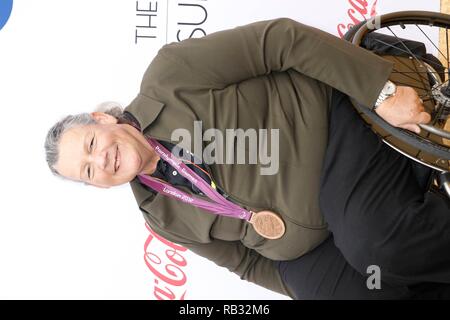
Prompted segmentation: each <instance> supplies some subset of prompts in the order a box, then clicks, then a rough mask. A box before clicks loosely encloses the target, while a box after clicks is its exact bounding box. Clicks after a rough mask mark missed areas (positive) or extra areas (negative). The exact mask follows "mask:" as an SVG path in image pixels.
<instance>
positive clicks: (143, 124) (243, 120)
mask: <svg viewBox="0 0 450 320" xmlns="http://www.w3.org/2000/svg"><path fill="white" fill-rule="evenodd" d="M392 68H393V65H392V63H391V62H389V61H387V60H385V59H383V58H381V57H379V56H377V55H375V54H373V53H371V52H369V51H367V50H364V49H362V48H358V47H355V46H353V45H351V44H349V43H347V42H345V41H343V40H340V39H338V38H336V37H334V36H332V35H330V34H328V33H325V32H323V31H321V30H318V29H316V28H313V27H310V26H306V25H304V24H301V23H299V22H297V21H295V20H292V19H290V18H277V19H271V20H265V21H258V22H254V23H251V24H248V25H244V26H239V27H236V28H234V29H230V30H223V31H219V32H215V33H212V34H209V35H207V36H205V37H203V38H192V39H187V40H183V41H181V42H178V43H169V44H167V45H164V46H163V47H162V48H161V49H160V50H159V51H158V53H157V55H156V57H155V58H154V59H153V61H152V62H151V64H150V66H149V67H148V69H147V70H146V72H145V74H144V76H143V80H142V83H141V87H140V91H139V93H138V94H137V96H136V98H135V99H134V100H133V101H132V102H131V103H130V104H129V105H128V106H127V107H126V108H125V110H124V111H123V112H122V111H120V110H118V111H117V110H116V111H117V112H116V111H113V110H114V108H113V109H112V110H111V111H108V112H93V113H90V114H89V113H86V114H81V115H77V116H68V117H66V118H64V119H62V120H61V121H60V122H58V123H57V124H55V125H54V126H53V127H52V128H51V129H50V130H49V133H48V135H47V140H46V144H45V148H46V155H47V162H48V164H49V167H50V169H51V171H52V172H53V173H54V174H55V175H58V176H60V177H64V178H67V179H70V180H74V181H81V182H84V183H86V184H89V185H93V186H97V187H103V188H107V187H112V186H117V185H121V184H124V183H128V182H129V183H130V185H131V188H132V190H133V193H134V196H135V198H136V201H137V204H138V206H139V208H140V210H141V212H142V213H143V215H144V218H145V219H146V221H147V223H148V224H149V226H150V227H151V228H152V229H153V230H154V231H155V232H156V233H158V234H159V235H161V236H162V237H164V238H166V239H168V240H170V241H173V242H175V243H178V244H181V245H183V246H185V247H187V248H189V249H190V250H192V251H193V252H195V253H197V254H199V255H201V256H204V257H206V258H208V259H210V260H211V261H214V262H215V263H216V264H217V265H219V266H222V267H225V268H227V269H228V270H230V271H232V272H234V273H236V274H237V275H239V276H240V277H241V279H244V280H247V281H251V282H254V283H256V284H258V285H261V286H263V287H265V288H268V289H270V290H273V291H276V292H279V293H282V294H285V295H288V296H290V297H291V298H295V299H300V298H307V299H308V298H311V299H313V298H322V299H326V298H327V299H328V298H329V299H347V298H362V299H377V298H383V299H385V298H392V299H400V298H412V297H415V296H417V292H418V291H417V290H416V289H417V288H418V287H420V290H421V291H420V292H421V293H423V292H428V291H427V290H429V288H430V287H429V286H428V284H429V283H439V284H442V286H443V288H444V289H445V288H446V284H448V283H449V282H450V274H449V270H450V268H449V267H448V266H450V264H449V258H447V257H446V256H447V255H445V254H443V252H445V249H446V248H448V247H449V239H448V237H446V236H445V234H448V232H447V233H446V231H448V230H449V228H448V223H449V222H450V220H449V215H448V213H449V209H450V205H449V202H448V201H447V199H444V198H439V197H438V196H437V195H434V194H429V193H427V192H426V190H425V189H424V188H423V186H422V185H421V184H419V176H420V177H422V178H423V177H428V176H429V173H430V172H429V171H427V170H428V169H426V168H425V167H418V166H416V165H415V164H413V163H412V161H411V160H409V159H407V158H405V157H404V156H402V155H401V154H399V153H397V152H395V151H394V150H391V149H389V148H388V147H386V146H385V145H384V144H383V143H381V141H380V140H379V138H378V137H377V136H376V135H375V134H374V133H373V132H372V131H371V130H370V129H369V128H368V127H367V126H366V125H365V124H364V122H363V121H362V120H361V119H360V118H359V116H358V115H357V114H356V113H355V110H353V107H352V102H351V100H350V99H354V100H356V101H358V102H360V103H361V104H363V105H365V106H368V107H373V106H374V105H375V104H377V107H376V110H375V111H376V112H377V113H378V114H379V115H380V116H381V117H383V118H384V119H385V120H386V121H387V122H389V123H391V124H392V125H394V126H397V127H401V128H404V129H407V130H411V131H415V132H418V131H420V128H419V127H418V124H419V123H427V122H429V121H430V115H429V114H428V113H426V112H425V111H424V107H423V105H422V102H421V101H420V98H419V97H418V95H417V93H416V92H415V91H414V89H412V88H410V87H402V86H397V87H396V88H395V94H394V95H392V94H391V95H386V94H384V93H383V92H384V90H385V88H386V86H387V84H389V82H388V79H389V76H390V74H391V72H392ZM383 95H384V98H383ZM380 99H381V100H380ZM114 112H116V113H114ZM195 121H201V123H202V130H207V129H211V128H213V129H216V130H218V131H220V132H225V131H226V130H227V129H230V128H232V129H235V128H241V129H243V130H247V129H252V128H256V129H262V128H264V129H268V130H276V129H277V130H279V131H278V132H279V141H278V148H279V155H280V157H279V168H278V171H277V172H276V174H271V175H262V174H260V172H261V171H260V170H261V169H262V168H263V166H264V164H262V163H256V164H244V165H242V164H237V163H231V164H230V163H226V164H221V163H212V164H209V163H206V161H204V159H203V155H202V154H201V153H200V154H199V153H198V152H197V150H196V148H195V146H194V144H193V142H192V141H188V139H183V141H181V142H180V141H173V140H172V134H173V133H174V132H176V130H177V129H178V130H179V129H183V130H185V131H187V132H189V133H190V134H191V135H192V136H194V135H195V132H194V131H195ZM147 138H152V139H155V140H156V141H158V142H160V143H161V144H162V145H163V146H164V147H166V148H167V149H169V150H171V151H172V152H175V151H177V152H180V154H182V155H183V157H187V159H190V160H189V161H187V163H188V166H189V167H190V168H191V169H192V170H193V171H194V172H196V173H197V174H198V175H199V176H200V177H201V178H202V179H203V180H205V181H206V182H207V183H208V184H211V185H212V186H213V187H215V188H216V190H217V191H218V192H219V193H220V194H221V195H223V196H224V197H225V198H226V199H227V200H229V201H231V202H233V203H235V204H238V205H239V206H240V207H242V208H244V209H247V210H253V211H255V212H256V211H259V210H264V209H267V210H271V211H273V212H276V213H277V214H278V215H279V216H280V217H281V218H282V220H283V221H284V224H285V233H284V235H282V236H281V237H280V238H278V239H267V238H265V237H263V236H261V235H260V234H258V233H257V232H256V231H255V229H254V228H253V226H252V225H251V224H250V223H248V222H247V221H245V220H243V219H236V218H232V217H228V216H222V215H216V214H211V212H208V211H206V210H203V209H200V208H198V207H196V206H194V205H190V204H187V203H185V202H182V201H178V200H177V199H173V198H171V197H169V196H166V195H164V194H161V193H160V192H156V191H154V190H153V189H152V188H150V187H148V186H147V185H145V184H144V183H142V181H140V180H139V179H138V177H139V176H141V175H148V176H153V177H156V178H159V179H162V180H165V181H167V182H168V183H170V184H171V185H173V186H176V187H177V188H178V189H179V190H182V191H184V192H185V193H186V194H190V195H195V197H196V198H200V199H207V197H206V196H205V194H204V193H202V192H201V190H199V189H198V188H196V186H195V185H194V184H192V183H191V182H190V181H189V180H187V179H186V178H185V177H182V176H181V175H180V174H177V172H178V171H177V170H175V168H173V167H172V166H171V165H170V164H169V163H168V162H167V161H164V159H162V158H161V156H160V154H159V153H157V152H156V149H155V148H153V147H152V146H151V145H150V144H149V142H148V140H147ZM196 159H201V161H200V162H201V163H200V164H198V163H197V164H198V165H197V164H196V163H195V162H196V161H195V160H196ZM413 168H414V169H413ZM371 265H377V266H379V267H380V268H381V270H382V279H381V281H382V286H381V289H379V290H369V289H368V287H367V285H366V279H367V267H368V266H371ZM422 284H424V287H423V286H422ZM432 288H433V290H434V289H435V288H436V287H435V286H432ZM439 288H440V287H439ZM434 292H436V291H434ZM443 292H445V290H443Z"/></svg>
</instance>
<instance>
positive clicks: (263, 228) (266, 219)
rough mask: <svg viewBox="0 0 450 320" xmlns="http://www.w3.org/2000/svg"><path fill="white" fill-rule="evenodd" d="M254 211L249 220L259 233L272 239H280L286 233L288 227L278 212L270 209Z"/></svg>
mask: <svg viewBox="0 0 450 320" xmlns="http://www.w3.org/2000/svg"><path fill="white" fill-rule="evenodd" d="M252 213H253V214H252V217H251V219H250V221H249V222H250V223H251V224H252V225H253V228H255V231H256V232H257V233H258V234H259V235H261V236H263V237H264V238H267V239H271V240H276V239H279V238H281V237H282V236H283V235H284V233H285V231H286V227H285V225H284V222H283V220H282V219H281V218H280V217H279V216H278V215H277V214H276V213H274V212H272V211H268V210H265V211H260V212H252Z"/></svg>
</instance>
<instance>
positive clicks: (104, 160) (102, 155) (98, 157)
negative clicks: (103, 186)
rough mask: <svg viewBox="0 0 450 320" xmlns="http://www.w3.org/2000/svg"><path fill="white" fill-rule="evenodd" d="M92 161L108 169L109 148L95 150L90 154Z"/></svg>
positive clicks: (98, 166) (97, 165) (99, 166)
mask: <svg viewBox="0 0 450 320" xmlns="http://www.w3.org/2000/svg"><path fill="white" fill-rule="evenodd" d="M90 161H91V162H92V163H94V164H95V166H96V167H97V168H98V169H100V170H103V171H104V170H106V168H107V166H108V152H107V150H102V151H98V152H95V151H94V153H93V154H92V155H90Z"/></svg>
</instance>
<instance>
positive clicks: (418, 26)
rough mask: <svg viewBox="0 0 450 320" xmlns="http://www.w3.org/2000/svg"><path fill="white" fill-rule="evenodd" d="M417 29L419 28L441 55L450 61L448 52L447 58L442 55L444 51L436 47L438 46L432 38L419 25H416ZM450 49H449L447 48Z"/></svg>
mask: <svg viewBox="0 0 450 320" xmlns="http://www.w3.org/2000/svg"><path fill="white" fill-rule="evenodd" d="M416 27H417V28H419V30H420V31H421V32H422V33H423V35H424V36H425V37H427V39H428V40H429V41H430V42H431V44H432V45H433V46H434V47H435V48H436V49H437V50H438V51H439V53H440V54H441V55H442V56H443V57H444V59H445V61H448V52H447V56H445V54H443V53H442V51H441V50H440V49H439V48H438V47H437V46H436V44H435V43H434V42H433V40H431V39H430V37H429V36H428V35H427V34H426V33H425V32H424V31H423V30H422V28H421V27H419V25H417V24H416ZM447 49H448V47H447Z"/></svg>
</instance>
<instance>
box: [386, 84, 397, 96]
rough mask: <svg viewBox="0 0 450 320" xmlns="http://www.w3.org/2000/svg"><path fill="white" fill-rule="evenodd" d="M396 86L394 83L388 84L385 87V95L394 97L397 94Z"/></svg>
mask: <svg viewBox="0 0 450 320" xmlns="http://www.w3.org/2000/svg"><path fill="white" fill-rule="evenodd" d="M395 88H396V86H395V84H394V83H392V82H388V83H387V84H386V86H385V87H384V93H385V94H387V95H393V94H394V93H395Z"/></svg>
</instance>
